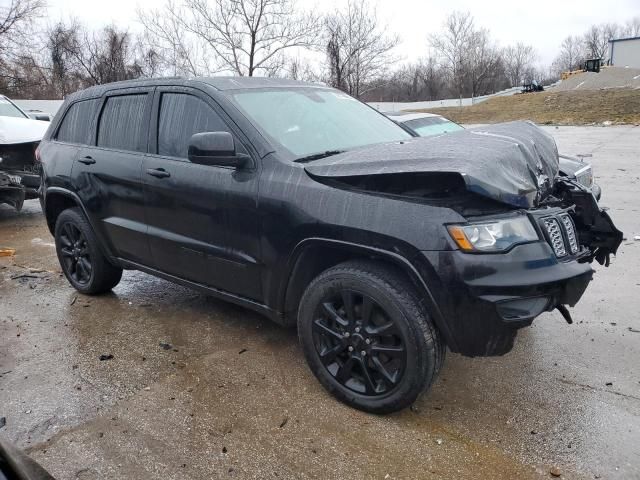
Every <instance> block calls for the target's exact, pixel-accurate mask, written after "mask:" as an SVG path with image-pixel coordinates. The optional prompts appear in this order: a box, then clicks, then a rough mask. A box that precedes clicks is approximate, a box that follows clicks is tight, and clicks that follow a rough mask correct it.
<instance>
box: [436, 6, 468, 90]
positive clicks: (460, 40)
mask: <svg viewBox="0 0 640 480" xmlns="http://www.w3.org/2000/svg"><path fill="white" fill-rule="evenodd" d="M474 31H475V27H474V24H473V17H472V16H471V14H470V13H469V12H453V13H451V14H450V15H449V16H448V17H447V19H446V20H445V23H444V30H443V31H442V32H440V33H438V34H432V35H430V36H429V43H430V44H431V46H432V47H433V48H434V50H435V51H436V52H437V53H438V55H439V56H440V60H441V64H442V67H443V68H444V69H445V71H446V72H447V73H448V75H449V80H450V82H451V85H452V87H453V90H454V92H455V94H456V95H458V96H462V94H463V90H464V88H465V81H466V78H465V75H466V67H465V62H466V60H467V56H468V53H469V45H470V42H471V40H472V38H473V35H474Z"/></svg>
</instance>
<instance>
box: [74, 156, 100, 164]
mask: <svg viewBox="0 0 640 480" xmlns="http://www.w3.org/2000/svg"><path fill="white" fill-rule="evenodd" d="M78 161H79V162H80V163H84V164H85V165H93V164H94V163H96V161H95V160H94V159H93V158H92V157H91V156H89V155H87V156H86V157H83V158H81V159H79V160H78Z"/></svg>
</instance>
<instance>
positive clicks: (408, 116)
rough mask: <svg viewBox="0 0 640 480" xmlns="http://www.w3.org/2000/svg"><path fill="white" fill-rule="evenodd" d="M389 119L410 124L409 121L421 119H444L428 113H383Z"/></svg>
mask: <svg viewBox="0 0 640 480" xmlns="http://www.w3.org/2000/svg"><path fill="white" fill-rule="evenodd" d="M382 113H383V114H385V115H386V116H387V117H393V119H394V120H397V121H398V122H408V121H409V120H417V119H419V118H429V117H442V115H438V114H435V113H426V112H382Z"/></svg>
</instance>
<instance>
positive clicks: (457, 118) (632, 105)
mask: <svg viewBox="0 0 640 480" xmlns="http://www.w3.org/2000/svg"><path fill="white" fill-rule="evenodd" d="M416 111H419V112H431V113H437V114H439V115H443V116H445V117H447V118H449V119H451V120H453V121H454V122H457V123H466V124H473V123H498V122H508V121H511V120H533V121H534V122H536V123H538V124H547V125H548V124H552V125H590V124H598V123H603V122H612V123H614V124H628V123H631V124H639V123H640V90H633V89H608V90H583V91H564V92H553V91H550V92H538V93H528V94H523V95H512V96H510V97H495V98H491V99H489V100H487V101H485V102H482V103H478V104H476V105H473V106H470V107H445V108H430V109H423V110H416Z"/></svg>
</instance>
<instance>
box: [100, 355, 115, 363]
mask: <svg viewBox="0 0 640 480" xmlns="http://www.w3.org/2000/svg"><path fill="white" fill-rule="evenodd" d="M112 358H113V355H111V354H110V353H103V354H102V355H100V361H101V362H104V361H105V360H111V359H112Z"/></svg>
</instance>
